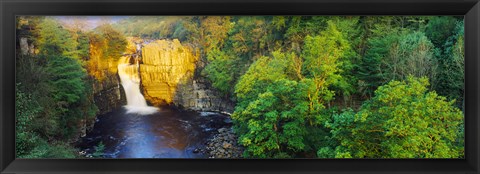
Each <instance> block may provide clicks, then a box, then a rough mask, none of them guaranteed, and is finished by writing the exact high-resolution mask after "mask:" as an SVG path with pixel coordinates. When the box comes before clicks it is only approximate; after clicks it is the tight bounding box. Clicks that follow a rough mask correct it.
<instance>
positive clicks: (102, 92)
mask: <svg viewBox="0 0 480 174" xmlns="http://www.w3.org/2000/svg"><path fill="white" fill-rule="evenodd" d="M93 97H94V102H95V105H96V106H97V107H98V110H99V112H98V114H105V113H108V112H110V111H113V110H115V109H118V108H120V107H122V106H123V105H126V104H127V101H126V97H125V92H124V90H123V87H122V85H121V83H120V80H119V78H118V75H117V74H111V73H108V74H107V76H106V78H105V79H103V80H102V81H97V80H96V81H95V82H94V83H93Z"/></svg>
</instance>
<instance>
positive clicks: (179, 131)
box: [77, 38, 233, 158]
mask: <svg viewBox="0 0 480 174" xmlns="http://www.w3.org/2000/svg"><path fill="white" fill-rule="evenodd" d="M128 40H129V43H128V46H127V48H129V49H127V53H125V54H124V55H123V56H122V57H121V58H120V59H119V60H118V63H117V64H118V65H117V74H118V79H119V83H120V84H121V86H122V88H121V89H123V91H121V92H122V94H121V96H125V99H126V104H125V105H124V106H123V107H122V108H118V107H117V108H115V106H111V107H109V108H114V109H112V110H111V111H109V112H107V113H103V114H102V115H99V116H98V117H97V119H96V122H95V124H94V126H93V129H92V130H91V131H89V133H87V134H86V136H84V137H82V138H81V141H80V142H79V143H78V145H77V147H78V148H80V149H81V150H82V153H84V155H85V156H86V157H104V158H191V157H193V158H201V157H203V158H204V157H208V154H207V152H206V149H207V148H206V147H205V144H206V143H207V141H208V139H210V138H212V137H213V136H214V135H216V134H217V130H218V129H219V128H224V127H229V126H231V121H230V118H229V116H227V115H224V114H219V113H215V112H206V111H217V112H231V108H233V107H232V106H228V105H226V104H225V103H228V102H222V101H221V98H220V97H218V96H216V95H215V93H214V92H213V90H212V89H209V88H207V84H201V83H199V82H198V80H196V79H194V71H195V67H196V63H197V61H198V53H196V52H195V50H194V49H192V48H191V47H188V46H182V45H181V44H180V42H179V41H178V40H155V41H148V42H146V41H143V40H141V39H138V38H129V39H128ZM197 51H198V50H197ZM113 77H115V76H113ZM108 78H109V77H107V79H108ZM118 89H120V88H118ZM144 96H145V97H144ZM119 98H121V97H119ZM111 104H115V105H116V103H115V102H112V103H111ZM149 104H151V105H153V106H149ZM179 108H182V109H179ZM198 111H199V112H198ZM99 146H102V147H103V148H104V149H102V151H103V152H102V155H101V156H96V155H95V152H97V151H98V148H99Z"/></svg>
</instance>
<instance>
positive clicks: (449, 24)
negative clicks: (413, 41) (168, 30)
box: [425, 16, 456, 48]
mask: <svg viewBox="0 0 480 174" xmlns="http://www.w3.org/2000/svg"><path fill="white" fill-rule="evenodd" d="M455 27H456V19H455V18H454V17H452V16H438V17H432V18H430V20H429V21H428V24H427V26H426V28H425V35H426V36H427V37H428V38H430V40H431V41H432V43H433V44H435V46H436V47H437V48H440V47H442V46H443V44H444V43H445V41H446V40H447V39H448V38H449V37H451V36H452V35H453V33H454V32H455Z"/></svg>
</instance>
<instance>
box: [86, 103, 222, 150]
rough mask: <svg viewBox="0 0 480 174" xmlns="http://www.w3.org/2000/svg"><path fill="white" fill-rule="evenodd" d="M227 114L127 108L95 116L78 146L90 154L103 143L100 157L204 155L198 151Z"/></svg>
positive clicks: (170, 109)
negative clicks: (130, 110) (141, 111)
mask: <svg viewBox="0 0 480 174" xmlns="http://www.w3.org/2000/svg"><path fill="white" fill-rule="evenodd" d="M229 124H231V123H230V120H229V117H228V116H226V115H223V114H218V113H212V112H201V113H198V112H192V111H182V110H177V109H173V108H168V107H165V108H160V109H159V110H158V112H156V113H153V114H149V115H142V114H135V113H127V109H126V108H121V109H118V110H116V111H113V112H110V113H107V114H105V115H101V116H98V118H97V121H96V123H95V126H94V128H93V130H92V131H91V132H89V133H88V134H87V135H86V136H85V137H83V138H82V139H81V140H80V141H79V143H78V145H77V147H78V148H80V150H81V151H84V152H86V156H90V155H92V154H93V153H94V152H95V146H98V144H99V143H100V142H102V143H103V144H104V145H105V149H104V151H103V155H101V156H99V157H102V158H207V157H208V155H206V154H204V153H203V152H201V151H199V149H204V148H205V143H206V142H207V140H208V139H209V138H211V137H212V136H213V134H214V133H215V132H217V130H218V129H219V128H221V127H224V126H226V125H229Z"/></svg>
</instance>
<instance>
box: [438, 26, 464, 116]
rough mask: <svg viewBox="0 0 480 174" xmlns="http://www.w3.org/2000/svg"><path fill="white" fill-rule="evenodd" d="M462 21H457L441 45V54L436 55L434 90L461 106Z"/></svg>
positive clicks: (462, 89)
mask: <svg viewBox="0 0 480 174" xmlns="http://www.w3.org/2000/svg"><path fill="white" fill-rule="evenodd" d="M463 26H464V22H463V21H458V22H457V24H456V28H455V30H454V34H453V35H451V36H449V37H448V38H447V39H446V40H445V41H444V45H443V51H442V54H440V55H438V62H439V68H438V69H439V71H438V79H437V82H436V83H437V84H438V85H436V86H435V90H436V91H437V92H438V93H439V94H440V95H443V96H447V97H448V98H449V99H455V100H456V101H457V105H458V106H460V107H461V108H463V106H462V105H463V100H464V97H463V93H464V86H465V84H464V79H465V72H464V69H465V65H464V57H465V46H464V29H463Z"/></svg>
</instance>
